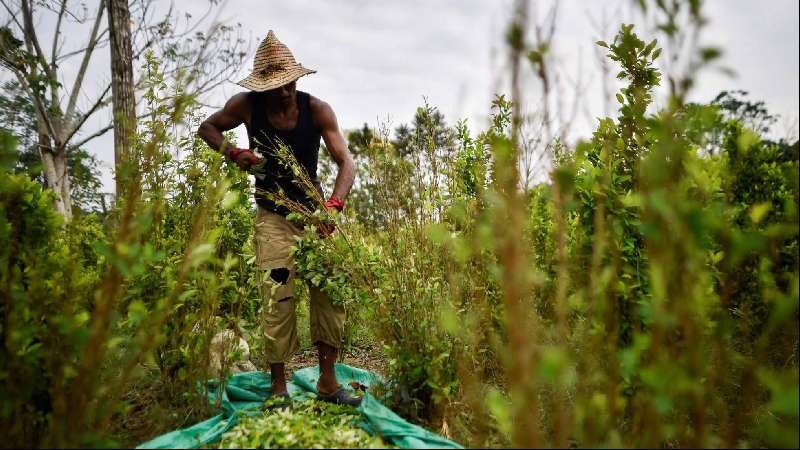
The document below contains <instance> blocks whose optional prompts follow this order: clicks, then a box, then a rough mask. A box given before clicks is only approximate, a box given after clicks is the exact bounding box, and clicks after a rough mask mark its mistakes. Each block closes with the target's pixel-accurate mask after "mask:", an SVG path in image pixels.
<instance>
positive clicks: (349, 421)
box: [219, 399, 396, 448]
mask: <svg viewBox="0 0 800 450" xmlns="http://www.w3.org/2000/svg"><path fill="white" fill-rule="evenodd" d="M272 402H274V400H272V399H269V400H267V401H266V408H267V412H266V413H265V414H263V415H258V416H252V417H246V418H243V419H241V420H240V422H239V423H238V424H237V425H236V426H235V427H234V428H232V429H231V430H230V431H228V432H227V433H225V434H224V435H223V436H222V441H221V442H220V445H219V448H396V447H393V446H391V445H389V444H387V443H386V442H384V441H383V439H381V438H380V437H379V436H372V435H370V434H369V433H367V432H366V431H364V430H363V429H362V428H360V427H359V426H358V422H359V421H361V420H363V418H362V416H361V413H360V412H358V411H357V410H356V409H354V408H353V407H350V406H340V405H333V404H330V403H324V402H319V401H316V400H313V399H305V400H295V401H294V402H292V406H291V408H288V409H284V410H282V409H279V408H276V407H275V406H276V405H274V404H272Z"/></svg>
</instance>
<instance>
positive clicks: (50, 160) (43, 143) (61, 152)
mask: <svg viewBox="0 0 800 450" xmlns="http://www.w3.org/2000/svg"><path fill="white" fill-rule="evenodd" d="M38 126H39V155H40V156H41V157H42V166H43V168H44V179H45V183H47V187H48V188H50V189H51V190H52V191H53V192H54V193H55V194H56V195H55V197H56V198H55V202H54V203H55V204H54V206H55V208H56V211H58V213H59V214H61V215H62V216H64V218H65V219H66V220H68V221H69V220H71V219H72V199H71V198H70V194H69V171H68V168H67V152H66V151H65V149H63V148H62V149H53V145H52V140H51V139H50V135H49V134H48V133H47V131H45V130H44V129H43V128H44V126H43V125H42V124H41V121H40V123H39V124H38Z"/></svg>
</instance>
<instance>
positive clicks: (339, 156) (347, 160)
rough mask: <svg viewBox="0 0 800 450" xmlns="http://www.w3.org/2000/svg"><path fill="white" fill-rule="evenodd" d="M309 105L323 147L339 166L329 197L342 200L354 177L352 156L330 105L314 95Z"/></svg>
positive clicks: (351, 185)
mask: <svg viewBox="0 0 800 450" xmlns="http://www.w3.org/2000/svg"><path fill="white" fill-rule="evenodd" d="M310 106H311V114H312V117H313V119H314V123H315V124H316V125H317V127H318V128H319V131H320V134H321V135H322V140H323V141H325V147H326V148H327V149H328V153H329V154H330V155H331V158H333V160H334V161H336V165H337V166H339V174H338V175H337V176H336V184H334V187H333V195H331V197H332V198H335V199H338V200H340V201H344V199H345V198H347V194H349V193H350V188H351V187H353V180H354V179H355V177H356V171H355V164H353V157H352V155H350V150H349V149H348V148H347V143H346V142H345V140H344V136H343V135H342V132H341V131H340V130H339V123H338V122H337V121H336V114H334V113H333V109H332V108H331V106H330V105H329V104H327V103H325V102H323V101H322V100H320V99H318V98H315V97H311V105H310Z"/></svg>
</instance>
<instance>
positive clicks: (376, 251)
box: [292, 227, 386, 306]
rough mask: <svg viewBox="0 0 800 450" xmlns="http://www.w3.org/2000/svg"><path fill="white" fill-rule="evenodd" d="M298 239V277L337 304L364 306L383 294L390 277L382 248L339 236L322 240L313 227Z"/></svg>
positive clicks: (334, 235)
mask: <svg viewBox="0 0 800 450" xmlns="http://www.w3.org/2000/svg"><path fill="white" fill-rule="evenodd" d="M296 240H297V242H296V243H295V246H294V248H293V250H292V254H293V256H294V260H295V270H296V271H297V274H298V276H299V277H300V278H302V279H304V280H306V281H308V282H309V283H311V284H312V285H313V286H315V287H318V288H320V290H322V292H324V293H325V294H327V295H328V296H329V297H330V299H331V302H332V303H333V304H335V305H341V306H348V305H351V304H353V303H356V304H363V303H366V302H369V300H370V298H372V296H373V295H372V294H374V293H376V292H379V286H380V285H381V284H382V281H383V279H384V278H385V276H386V271H385V269H384V268H383V265H382V258H381V252H380V248H378V247H375V246H373V245H370V244H368V243H367V242H366V241H365V240H364V239H363V238H362V239H361V240H358V241H355V242H351V241H348V240H347V238H346V237H345V236H343V235H342V234H339V233H336V234H333V235H331V236H329V237H327V238H321V237H320V236H319V234H318V233H317V232H316V230H315V229H314V228H312V227H307V228H306V229H305V231H304V233H303V234H302V235H301V236H298V237H297V238H296ZM376 290H377V291H376Z"/></svg>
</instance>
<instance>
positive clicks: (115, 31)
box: [107, 0, 136, 197]
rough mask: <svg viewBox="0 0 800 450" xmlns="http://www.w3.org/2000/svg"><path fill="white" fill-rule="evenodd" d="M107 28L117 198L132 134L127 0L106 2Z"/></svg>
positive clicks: (133, 105)
mask: <svg viewBox="0 0 800 450" xmlns="http://www.w3.org/2000/svg"><path fill="white" fill-rule="evenodd" d="M107 5H108V28H109V35H110V37H111V45H110V46H109V47H110V48H111V95H112V100H113V106H114V108H113V110H114V166H115V178H116V187H117V197H119V196H120V195H122V188H123V185H124V180H123V177H122V174H123V170H122V168H123V167H124V164H125V163H126V161H127V160H128V157H129V156H130V148H131V145H132V143H133V136H134V133H135V132H136V101H135V98H134V88H133V87H134V84H133V49H132V46H131V27H130V22H131V20H130V11H129V10H128V2H127V0H109V1H108V3H107Z"/></svg>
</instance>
